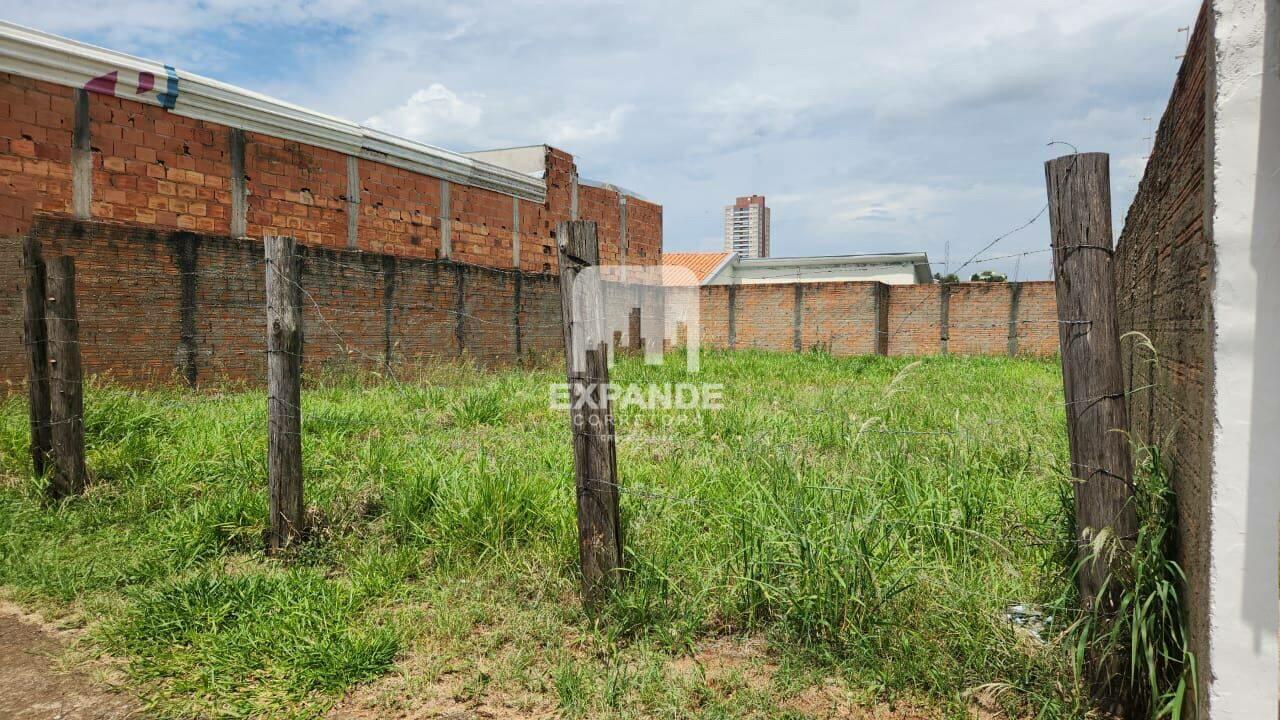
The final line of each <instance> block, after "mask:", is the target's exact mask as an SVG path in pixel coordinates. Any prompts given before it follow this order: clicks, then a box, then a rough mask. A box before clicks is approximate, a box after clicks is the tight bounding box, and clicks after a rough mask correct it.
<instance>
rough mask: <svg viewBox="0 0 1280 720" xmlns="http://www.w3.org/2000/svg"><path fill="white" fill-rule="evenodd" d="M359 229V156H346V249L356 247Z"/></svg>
mask: <svg viewBox="0 0 1280 720" xmlns="http://www.w3.org/2000/svg"><path fill="white" fill-rule="evenodd" d="M359 230H360V158H357V157H356V156H355V155H348V156H347V249H349V250H355V249H356V240H357V235H358V233H359Z"/></svg>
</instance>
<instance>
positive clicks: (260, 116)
mask: <svg viewBox="0 0 1280 720" xmlns="http://www.w3.org/2000/svg"><path fill="white" fill-rule="evenodd" d="M113 71H115V72H116V73H117V82H116V87H117V88H118V90H123V91H124V92H123V93H122V94H120V97H124V98H126V99H130V100H135V101H138V102H144V103H149V104H153V105H162V103H161V102H160V101H158V100H157V94H155V93H150V92H149V91H148V90H147V89H145V88H139V84H138V79H137V76H138V74H139V73H150V74H151V75H152V76H153V77H154V79H155V84H156V86H157V88H159V89H163V88H164V87H165V83H166V80H167V79H168V78H169V77H172V78H175V79H176V80H177V90H178V92H177V96H176V98H175V99H174V101H173V102H172V104H171V106H170V107H169V112H172V113H174V114H175V115H181V116H183V117H190V118H194V119H197V120H208V121H210V122H216V123H219V124H222V125H227V126H229V127H233V128H239V129H241V130H250V131H254V132H261V133H264V134H267V135H272V136H275V137H279V138H283V139H286V140H294V141H297V142H303V143H307V144H308V145H315V146H316V147H322V148H326V149H328V150H335V151H338V152H342V153H346V154H348V155H354V156H357V157H361V158H366V159H369V160H375V161H378V162H383V163H386V164H388V165H392V166H395V167H398V168H401V169H404V170H410V171H413V172H418V173H422V174H426V175H431V176H433V177H439V178H443V179H446V180H449V181H451V182H456V183H459V184H463V185H470V186H473V187H478V188H483V189H486V190H492V191H494V192H499V193H503V194H505V195H512V196H514V197H519V198H522V199H525V200H532V201H534V202H543V201H544V200H545V199H546V184H545V182H543V181H542V180H540V179H538V178H533V177H530V176H528V175H525V174H523V173H519V172H515V171H514V170H509V169H507V168H503V167H499V166H497V165H493V164H490V163H486V162H482V161H480V160H475V159H473V158H469V157H466V156H464V155H462V154H461V153H456V152H452V151H450V150H444V149H442V148H437V147H433V146H431V145H427V144H425V143H420V142H416V141H414V140H408V139H406V138H402V137H397V136H395V135H392V134H390V133H386V132H383V131H381V130H375V129H373V128H369V127H365V126H363V125H359V124H357V123H353V122H350V121H348V120H343V119H341V118H336V117H333V116H331V115H325V114H324V113H319V112H316V111H314V110H308V109H306V108H303V107H299V106H297V105H293V104H291V103H287V102H284V101H282V100H277V99H275V98H271V97H267V96H266V95H262V94H259V93H256V92H253V91H251V90H245V89H244V88H238V87H235V86H232V85H228V84H226V83H222V82H219V81H217V80H212V79H210V78H206V77H202V76H200V75H196V74H194V73H189V72H186V71H180V70H176V69H174V68H172V67H171V66H167V65H164V64H162V63H158V62H155V61H153V60H146V59H143V58H139V57H134V56H132V55H128V54H125V53H121V52H117V51H115V50H108V49H105V48H100V47H97V46H94V45H90V44H88V43H83V42H79V41H77V40H71V39H68V38H64V37H60V36H58V35H53V34H50V33H46V32H42V31H39V30H33V29H31V28H26V27H23V26H21V25H16V24H14V23H11V22H8V21H4V20H0V72H7V73H12V74H15V75H21V76H23V77H29V78H33V79H35V80H43V81H45V82H51V83H54V84H57V85H65V86H68V87H74V88H83V87H84V86H85V84H86V83H88V82H89V81H90V80H93V79H94V78H97V77H100V76H102V75H105V74H107V73H110V72H113Z"/></svg>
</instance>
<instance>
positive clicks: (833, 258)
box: [739, 252, 929, 267]
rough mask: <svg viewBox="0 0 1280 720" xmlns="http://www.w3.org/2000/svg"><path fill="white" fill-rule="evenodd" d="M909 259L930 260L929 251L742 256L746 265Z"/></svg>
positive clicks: (895, 261)
mask: <svg viewBox="0 0 1280 720" xmlns="http://www.w3.org/2000/svg"><path fill="white" fill-rule="evenodd" d="M907 260H922V261H924V262H928V261H929V255H928V253H924V252H905V253H869V254H866V255H807V256H798V257H766V258H742V259H741V260H740V261H739V262H741V263H743V264H745V265H755V266H765V267H767V266H771V265H829V264H836V263H900V262H904V261H907Z"/></svg>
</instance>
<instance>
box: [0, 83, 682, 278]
mask: <svg viewBox="0 0 1280 720" xmlns="http://www.w3.org/2000/svg"><path fill="white" fill-rule="evenodd" d="M76 92H77V91H75V90H73V89H72V88H68V87H62V86H58V85H52V84H49V83H45V82H40V81H35V80H31V79H29V78H24V77H21V76H17V75H11V74H5V73H0V237H16V236H20V235H23V234H25V233H26V232H27V231H28V230H29V229H30V228H31V226H32V223H33V222H34V218H35V215H36V214H37V213H46V214H54V215H70V214H71V213H72V212H73V207H72V205H73V183H72V174H73V173H72V136H73V131H74V126H75V93H76ZM86 97H87V100H88V111H89V128H88V137H89V144H90V146H91V147H90V153H91V161H92V162H91V170H90V173H91V179H92V182H91V185H92V188H91V195H90V197H89V212H90V215H89V219H94V220H108V221H120V222H131V223H139V224H143V225H148V226H152V227H154V228H155V229H157V230H189V231H193V232H199V233H206V234H210V233H212V234H230V233H231V232H232V228H233V227H234V224H233V194H234V193H235V192H236V191H235V189H234V185H235V183H236V182H237V181H239V180H243V185H244V192H245V199H246V207H245V210H244V217H243V219H244V228H245V232H246V234H247V235H249V236H250V237H259V238H260V237H262V236H263V235H266V234H280V235H291V236H293V237H295V238H297V239H298V241H299V243H300V244H303V245H307V246H311V247H327V248H334V249H342V248H348V247H349V242H350V237H349V227H350V226H351V225H352V224H353V223H351V222H350V221H349V214H350V213H351V212H353V210H354V212H355V213H356V219H355V222H354V227H355V230H356V242H355V245H354V248H355V249H359V250H367V251H371V252H376V253H382V254H389V255H395V256H398V257H405V258H418V259H437V258H442V257H444V255H445V252H444V248H443V243H442V234H443V231H444V226H445V225H446V222H445V220H446V218H445V216H444V212H443V207H442V205H443V203H442V193H441V186H442V180H441V179H440V178H436V177H431V176H429V175H424V174H420V173H415V172H411V171H408V170H403V169H400V168H397V167H394V166H392V165H388V164H385V163H382V162H379V161H377V160H371V159H368V158H363V157H362V158H359V159H358V160H356V163H355V165H356V175H357V177H356V178H348V168H349V164H348V160H349V158H348V157H347V156H346V155H344V154H343V153H340V152H337V151H334V150H328V149H325V148H319V147H314V146H311V145H308V144H306V143H300V142H295V141H291V140H285V139H282V138H278V137H272V136H270V135H266V134H263V133H259V132H244V133H241V135H242V137H243V164H244V167H243V178H233V177H232V142H233V137H232V135H233V133H232V130H231V129H230V128H228V127H226V126H223V125H219V124H217V123H213V122H207V121H203V120H195V119H192V118H188V117H184V116H181V115H176V114H174V113H172V112H170V111H168V110H166V109H164V108H161V107H159V106H157V105H153V104H149V103H145V102H141V101H137V100H133V99H129V98H124V97H115V96H113V95H103V94H98V93H93V92H89V93H87V95H86ZM576 175H577V168H576V166H575V165H574V162H573V157H572V156H571V155H569V154H568V153H565V152H563V151H561V150H557V149H555V148H547V150H546V176H545V182H546V185H547V193H546V201H545V202H544V203H536V202H530V201H528V200H517V199H516V198H513V197H511V196H509V195H504V194H502V193H498V192H494V191H490V190H486V189H483V188H478V187H471V186H467V185H460V184H458V183H453V182H448V183H443V184H447V186H448V192H449V204H448V209H449V213H448V218H447V220H448V222H447V225H448V228H449V240H450V243H449V245H450V253H449V255H450V257H451V258H452V259H454V260H457V261H459V262H463V263H466V264H470V265H484V266H489V267H497V268H511V267H514V266H516V265H517V264H518V266H519V267H520V268H521V269H523V270H529V271H533V272H543V273H550V272H554V271H555V270H556V252H555V241H554V238H553V237H552V236H553V234H554V230H555V226H556V223H558V222H560V221H562V220H568V219H570V215H571V212H570V208H571V205H572V203H573V197H572V192H573V187H574V181H573V178H575V177H576ZM352 179H358V181H359V182H358V183H357V184H355V187H356V188H358V190H359V197H358V198H353V197H350V195H351V193H350V187H351V185H349V181H350V180H352ZM578 194H579V197H578V204H579V207H580V211H579V213H578V217H579V218H580V219H583V220H594V221H596V222H597V223H598V225H599V228H600V239H601V255H602V257H603V258H604V259H605V261H606V262H616V261H617V260H618V258H620V257H621V248H620V246H619V243H620V242H621V237H622V217H621V205H622V197H621V196H620V195H619V193H618V192H616V191H612V190H607V189H603V188H595V187H590V186H581V187H579V188H578ZM515 204H518V205H519V206H520V213H519V217H520V257H519V258H518V263H517V258H515V257H514V252H513V250H514V248H513V240H514V237H513V235H514V227H513V205H515ZM626 227H627V233H626V234H627V238H628V245H629V246H630V248H631V251H630V252H629V253H628V258H627V261H628V262H630V263H632V264H643V265H652V264H656V263H657V262H658V261H659V258H660V255H661V250H662V209H661V207H660V206H658V205H655V204H653V203H649V202H646V201H643V200H640V199H638V198H627V218H626Z"/></svg>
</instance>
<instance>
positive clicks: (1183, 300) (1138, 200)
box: [1113, 5, 1213, 699]
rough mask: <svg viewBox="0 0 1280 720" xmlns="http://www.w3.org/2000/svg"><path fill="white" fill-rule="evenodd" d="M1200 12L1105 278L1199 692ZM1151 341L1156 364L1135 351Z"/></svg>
mask: <svg viewBox="0 0 1280 720" xmlns="http://www.w3.org/2000/svg"><path fill="white" fill-rule="evenodd" d="M1210 35H1211V33H1210V28H1209V23H1208V6H1207V5H1206V6H1203V7H1202V8H1201V11H1200V16H1199V18H1198V20H1197V21H1196V25H1195V29H1194V30H1193V31H1192V34H1191V38H1190V43H1189V45H1188V47H1187V53H1186V56H1185V58H1184V59H1183V62H1182V68H1181V69H1180V70H1179V72H1178V77H1177V80H1176V82H1175V84H1174V87H1173V93H1172V95H1171V97H1170V98H1169V103H1168V106H1167V107H1166V108H1165V111H1164V116H1163V117H1162V118H1161V119H1160V126H1159V128H1158V129H1157V131H1156V136H1155V144H1154V146H1153V150H1152V153H1151V157H1150V159H1149V160H1148V161H1147V166H1146V171H1145V174H1144V175H1143V178H1142V182H1141V183H1140V184H1139V186H1138V192H1137V195H1136V196H1135V197H1134V200H1133V204H1132V205H1130V207H1129V211H1128V215H1127V216H1126V218H1125V223H1124V230H1123V232H1122V234H1121V236H1120V240H1119V242H1118V244H1117V247H1116V252H1115V256H1114V264H1113V273H1114V276H1115V289H1116V305H1117V313H1118V317H1119V322H1120V330H1121V332H1122V333H1130V332H1132V333H1141V334H1142V335H1141V337H1140V336H1137V335H1133V336H1130V337H1128V338H1125V339H1124V340H1122V341H1121V350H1122V353H1123V360H1124V368H1125V373H1126V385H1127V388H1128V391H1129V393H1130V394H1129V426H1130V430H1131V431H1132V433H1133V435H1134V437H1135V439H1136V440H1138V441H1139V442H1143V443H1146V444H1149V445H1159V446H1160V447H1161V448H1162V449H1163V455H1162V458H1163V461H1164V463H1165V465H1166V468H1167V469H1168V471H1169V473H1170V478H1171V480H1172V482H1173V488H1174V490H1175V492H1176V493H1177V496H1178V521H1179V525H1180V538H1179V547H1178V551H1179V553H1178V561H1179V562H1180V563H1181V565H1182V568H1183V571H1184V573H1185V574H1186V577H1187V590H1188V596H1187V598H1186V603H1185V605H1186V607H1187V609H1188V610H1187V612H1188V619H1189V621H1190V631H1191V639H1192V650H1193V651H1194V652H1195V653H1196V657H1197V658H1198V659H1199V662H1200V667H1199V678H1200V682H1201V692H1200V693H1198V695H1199V696H1200V697H1201V698H1202V699H1203V698H1204V697H1206V695H1205V689H1206V688H1207V685H1206V684H1205V683H1206V682H1207V678H1208V677H1209V676H1210V672H1211V671H1210V668H1208V667H1207V665H1206V663H1207V661H1208V657H1209V655H1208V645H1207V638H1208V637H1209V626H1208V620H1209V594H1208V593H1209V517H1208V508H1209V500H1210V453H1211V435H1210V427H1209V422H1210V415H1209V406H1208V402H1209V398H1211V397H1212V391H1213V388H1212V386H1211V385H1212V374H1211V372H1210V370H1209V358H1210V353H1211V352H1212V334H1211V330H1210V328H1211V327H1212V318H1211V304H1210V294H1209V293H1210V285H1209V274H1210V270H1211V263H1212V261H1213V238H1212V237H1211V233H1210V232H1209V230H1208V229H1207V223H1206V216H1207V215H1208V213H1209V207H1208V206H1209V200H1208V194H1207V193H1208V185H1207V183H1206V174H1207V171H1208V168H1207V167H1206V164H1205V154H1206V152H1207V151H1208V147H1207V146H1206V130H1205V117H1206V111H1205V107H1206V105H1207V103H1208V102H1210V98H1209V97H1208V96H1207V94H1206V78H1207V77H1208V73H1209V72H1210V60H1211V58H1210V53H1209V52H1208V48H1209V47H1210V43H1211V42H1212V38H1211V36H1210ZM1144 338H1145V339H1146V340H1150V342H1151V345H1152V346H1154V348H1155V353H1154V355H1153V354H1152V353H1151V352H1150V351H1149V350H1147V349H1145V348H1144V347H1143V340H1144Z"/></svg>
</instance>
